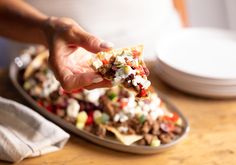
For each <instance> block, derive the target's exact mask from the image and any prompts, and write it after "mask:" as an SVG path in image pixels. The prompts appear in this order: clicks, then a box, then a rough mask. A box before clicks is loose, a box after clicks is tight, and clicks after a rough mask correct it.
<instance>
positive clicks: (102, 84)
mask: <svg viewBox="0 0 236 165" xmlns="http://www.w3.org/2000/svg"><path fill="white" fill-rule="evenodd" d="M110 87H112V84H111V81H108V80H103V81H102V82H99V83H93V84H91V85H89V86H86V87H84V88H85V89H88V90H91V89H95V88H110Z"/></svg>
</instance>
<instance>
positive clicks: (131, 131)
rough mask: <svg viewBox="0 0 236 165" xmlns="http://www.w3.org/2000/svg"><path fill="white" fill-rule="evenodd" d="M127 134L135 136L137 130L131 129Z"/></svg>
mask: <svg viewBox="0 0 236 165" xmlns="http://www.w3.org/2000/svg"><path fill="white" fill-rule="evenodd" d="M127 134H129V135H133V134H135V130H134V129H132V128H130V127H129V128H128V132H127Z"/></svg>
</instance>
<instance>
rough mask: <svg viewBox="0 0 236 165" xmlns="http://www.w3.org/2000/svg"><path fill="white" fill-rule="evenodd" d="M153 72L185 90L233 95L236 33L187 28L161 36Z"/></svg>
mask: <svg viewBox="0 0 236 165" xmlns="http://www.w3.org/2000/svg"><path fill="white" fill-rule="evenodd" d="M157 57H158V58H157V65H156V68H155V71H156V73H157V74H158V75H159V76H160V77H161V79H163V80H164V81H165V82H167V83H168V84H170V85H171V86H173V87H176V88H177V89H180V90H183V91H185V92H188V93H191V94H196V95H201V96H208V97H219V98H223V97H224V98H225V97H236V33H233V32H230V31H226V30H219V29H206V28H204V29H203V28H190V29H185V30H181V31H179V32H178V33H175V34H171V35H169V36H167V37H165V39H163V40H161V41H160V43H159V45H158V50H157Z"/></svg>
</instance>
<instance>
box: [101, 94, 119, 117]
mask: <svg viewBox="0 0 236 165" xmlns="http://www.w3.org/2000/svg"><path fill="white" fill-rule="evenodd" d="M99 102H100V105H101V106H102V107H103V110H104V111H105V112H106V113H107V114H109V115H110V116H111V117H113V116H114V115H115V114H116V111H117V109H116V108H114V106H113V105H112V102H111V101H110V100H109V98H107V96H101V97H100V99H99Z"/></svg>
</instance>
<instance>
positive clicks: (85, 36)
mask: <svg viewBox="0 0 236 165" xmlns="http://www.w3.org/2000/svg"><path fill="white" fill-rule="evenodd" d="M77 37H78V38H80V39H79V41H78V44H79V46H81V47H83V48H85V49H86V50H88V51H90V52H92V53H97V52H100V51H107V50H109V49H111V48H112V47H113V46H114V45H113V44H112V43H111V42H105V41H102V40H101V39H99V38H98V37H95V36H93V35H91V34H89V33H87V32H84V31H79V32H77Z"/></svg>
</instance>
